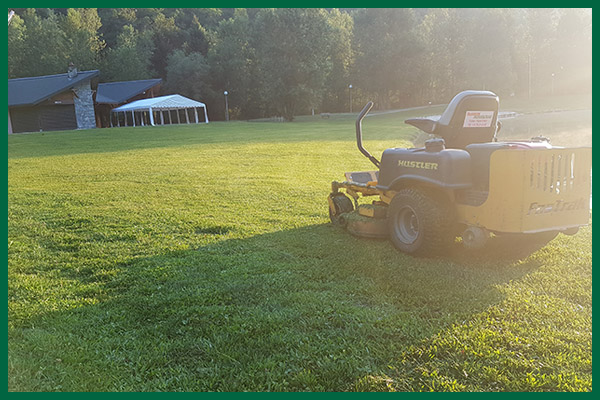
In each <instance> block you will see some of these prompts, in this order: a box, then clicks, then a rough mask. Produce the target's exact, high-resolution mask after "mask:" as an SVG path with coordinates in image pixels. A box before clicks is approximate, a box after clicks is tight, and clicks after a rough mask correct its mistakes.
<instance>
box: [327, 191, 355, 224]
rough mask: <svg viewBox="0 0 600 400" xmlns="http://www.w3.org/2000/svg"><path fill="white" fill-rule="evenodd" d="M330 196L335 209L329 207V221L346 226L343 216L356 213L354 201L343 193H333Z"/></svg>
mask: <svg viewBox="0 0 600 400" xmlns="http://www.w3.org/2000/svg"><path fill="white" fill-rule="evenodd" d="M329 196H330V198H331V200H332V202H333V208H332V207H331V205H329V219H330V220H331V222H332V223H333V224H334V225H342V226H343V225H346V221H345V220H344V218H343V216H342V214H345V213H349V212H352V211H354V204H353V203H352V200H350V198H349V197H348V196H346V195H345V194H343V193H336V194H333V193H332V194H330V195H329Z"/></svg>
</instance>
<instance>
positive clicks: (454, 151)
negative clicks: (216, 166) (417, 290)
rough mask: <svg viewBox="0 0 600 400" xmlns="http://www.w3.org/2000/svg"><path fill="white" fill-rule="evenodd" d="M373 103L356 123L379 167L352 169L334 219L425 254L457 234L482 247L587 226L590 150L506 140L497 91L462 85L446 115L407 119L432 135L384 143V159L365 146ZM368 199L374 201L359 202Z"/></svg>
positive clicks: (336, 191) (333, 203)
mask: <svg viewBox="0 0 600 400" xmlns="http://www.w3.org/2000/svg"><path fill="white" fill-rule="evenodd" d="M372 107H373V102H369V103H368V104H367V105H366V106H365V107H364V108H363V110H362V111H361V112H360V114H359V116H358V118H357V120H356V143H357V146H358V149H359V150H360V152H361V153H362V154H363V155H364V156H366V157H367V158H368V159H369V160H370V161H371V162H372V163H373V164H374V165H375V167H376V170H372V171H362V172H347V173H345V178H346V180H344V181H343V182H337V181H334V182H332V184H331V189H332V192H331V194H330V195H329V197H328V203H329V217H330V219H331V222H332V223H334V224H336V225H340V226H344V227H345V228H346V229H347V230H348V231H350V232H351V233H352V234H354V235H357V236H362V237H371V238H389V239H390V240H391V242H392V243H393V244H394V246H396V247H397V248H398V249H399V250H401V251H403V252H405V253H409V254H415V255H427V254H433V253H441V252H443V251H444V250H445V249H447V248H448V247H449V246H450V245H451V244H453V243H455V242H456V238H457V237H460V239H461V240H458V242H461V241H462V243H463V245H464V246H465V247H466V248H468V249H481V248H484V246H486V244H487V243H488V240H489V239H490V238H492V237H496V236H497V237H502V236H510V237H512V238H516V240H517V241H531V240H544V241H546V242H547V241H549V240H551V239H553V238H554V237H555V236H556V235H557V234H558V233H559V232H562V233H564V234H567V235H572V234H575V233H576V232H577V231H578V229H579V228H580V227H581V226H584V225H586V224H588V223H589V219H590V195H591V169H592V150H591V147H581V148H562V147H556V146H552V145H551V144H550V141H549V139H547V138H545V137H535V138H532V139H529V140H514V141H499V140H498V137H497V135H498V132H499V130H500V129H501V123H500V121H498V109H499V99H498V96H497V95H496V94H494V93H493V92H490V91H473V90H468V91H463V92H461V93H459V94H457V95H456V96H455V97H454V98H453V99H452V101H451V102H450V103H449V104H448V106H447V108H446V110H445V111H444V112H443V114H442V115H441V116H440V117H439V119H434V118H415V119H408V120H406V121H405V123H407V124H410V125H412V126H415V127H417V128H419V129H420V130H421V131H423V132H425V133H427V134H429V135H431V138H430V139H429V140H427V141H426V142H425V146H424V147H421V148H390V149H387V150H385V151H384V152H383V154H382V156H381V159H380V160H378V159H377V158H375V157H374V156H373V155H371V154H370V153H369V152H368V151H367V150H366V149H365V148H364V147H363V144H362V120H363V118H364V117H365V116H366V115H367V113H368V112H369V111H370V110H371V108H372ZM342 190H344V191H345V192H346V193H345V194H344V193H343V192H342ZM361 196H362V197H368V196H373V197H374V198H375V200H373V201H372V202H371V204H359V202H358V200H359V198H360V197H361Z"/></svg>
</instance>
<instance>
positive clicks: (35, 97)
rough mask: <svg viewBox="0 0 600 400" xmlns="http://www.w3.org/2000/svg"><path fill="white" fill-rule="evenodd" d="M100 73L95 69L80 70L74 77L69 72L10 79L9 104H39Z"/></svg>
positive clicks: (13, 105)
mask: <svg viewBox="0 0 600 400" xmlns="http://www.w3.org/2000/svg"><path fill="white" fill-rule="evenodd" d="M99 74H100V71H98V70H93V71H80V72H79V73H77V76H75V77H74V78H69V77H68V76H67V74H58V75H44V76H34V77H30V78H17V79H9V80H8V106H9V107H16V106H30V105H36V104H39V103H41V102H43V101H44V100H47V99H49V98H51V97H53V96H56V95H57V94H59V93H62V92H64V91H66V90H70V89H72V88H73V87H75V86H76V85H78V84H79V83H81V82H83V81H85V80H89V79H92V78H94V77H96V76H98V75H99Z"/></svg>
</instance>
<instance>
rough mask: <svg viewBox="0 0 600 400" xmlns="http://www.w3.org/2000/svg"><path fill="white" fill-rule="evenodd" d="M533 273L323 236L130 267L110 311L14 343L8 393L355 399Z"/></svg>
mask: <svg viewBox="0 0 600 400" xmlns="http://www.w3.org/2000/svg"><path fill="white" fill-rule="evenodd" d="M201 234H207V235H220V234H221V232H220V231H219V230H214V231H210V232H209V231H207V232H202V233H201ZM538 267H539V262H538V261H536V260H535V259H525V260H517V261H515V260H513V261H507V260H506V259H504V260H501V259H490V258H487V259H486V258H485V257H483V256H473V257H472V256H467V255H465V254H462V253H461V252H459V251H458V252H454V254H452V255H451V256H450V257H448V258H429V259H423V258H414V257H411V256H407V255H404V254H402V253H399V252H398V251H396V250H395V249H394V248H393V247H392V246H391V245H390V244H389V243H388V242H387V241H379V240H364V239H358V238H355V237H352V236H351V235H349V234H348V233H346V232H345V231H342V230H341V229H339V228H336V227H333V226H331V225H329V224H326V225H313V226H307V227H302V228H298V229H292V230H286V231H281V232H274V233H267V234H262V235H258V236H254V237H250V238H246V239H228V240H227V239H224V240H222V241H218V242H216V243H215V244H210V245H207V246H204V247H200V248H197V249H190V250H185V251H176V252H171V253H168V254H160V255H156V256H152V257H145V258H136V259H132V260H131V261H130V262H127V263H124V264H121V265H117V266H115V269H118V270H119V272H118V273H117V274H116V276H115V278H114V279H113V280H112V281H109V282H106V283H104V286H103V290H104V291H105V292H106V294H107V296H106V300H104V301H99V302H97V303H96V304H92V305H89V306H84V307H80V308H77V309H73V310H66V311H57V312H54V313H50V314H47V315H41V316H37V317H35V318H33V319H32V320H31V321H27V326H28V328H22V329H21V328H19V327H18V326H17V327H16V328H15V329H14V330H13V332H12V334H10V335H9V366H10V367H9V390H44V391H46V390H66V391H70V390H78V391H79V390H96V391H104V390H111V391H112V390H135V391H145V390H167V391H177V390H185V391H206V390H218V391H222V390H223V391H243V390H250V391H267V390H273V391H287V390H290V391H296V390H311V391H330V390H333V391H342V390H350V389H352V387H351V385H352V384H353V383H354V382H355V381H356V380H357V379H359V378H360V377H362V376H365V375H368V374H380V373H385V371H386V368H387V366H388V365H390V364H389V363H390V362H392V360H398V359H400V358H401V357H402V354H403V352H405V351H406V350H407V349H408V348H409V347H410V346H411V345H416V344H418V343H420V342H421V341H423V340H426V339H427V338H430V337H432V336H433V335H435V334H436V333H439V332H440V331H442V330H444V329H446V328H447V327H448V326H450V325H451V324H453V323H461V322H462V321H465V320H468V319H469V318H471V317H472V316H473V315H475V314H477V313H480V312H481V311H483V310H485V309H487V308H488V307H490V306H491V305H494V304H497V303H498V302H500V301H501V300H502V294H501V292H500V290H499V285H503V284H506V283H507V282H509V281H511V280H516V279H519V278H521V277H522V276H524V275H525V274H528V273H530V272H532V271H533V270H535V269H536V268H538ZM70 278H76V276H74V275H73V276H70ZM34 327H35V328H34ZM40 368H43V371H44V372H43V374H40V373H39V370H40Z"/></svg>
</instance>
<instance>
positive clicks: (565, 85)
mask: <svg viewBox="0 0 600 400" xmlns="http://www.w3.org/2000/svg"><path fill="white" fill-rule="evenodd" d="M14 11H15V16H14V18H13V19H12V21H11V23H10V25H9V27H8V78H9V79H10V78H17V77H27V76H39V75H49V74H56V73H62V72H66V69H67V66H68V64H69V63H70V62H73V63H74V64H75V65H76V66H77V67H78V68H79V69H80V70H90V69H98V70H100V81H101V82H111V81H122V80H138V79H149V78H157V77H160V78H162V79H163V90H162V92H163V93H164V94H167V93H179V94H182V95H184V96H187V97H190V98H193V99H197V100H200V101H203V102H205V103H207V105H208V110H209V113H210V116H211V119H223V118H224V116H225V109H224V107H225V105H224V104H225V100H224V92H225V91H227V92H228V104H229V114H230V116H231V117H232V118H236V119H251V118H260V117H270V116H283V117H285V118H286V119H287V120H292V119H293V117H294V116H295V115H301V114H307V113H310V112H347V111H349V110H350V109H351V108H353V109H354V111H357V110H358V109H359V108H360V106H361V104H363V103H364V102H366V101H367V100H374V101H375V103H376V106H377V107H379V108H381V109H388V108H401V107H409V106H415V105H422V104H427V103H430V102H431V103H434V104H436V103H445V102H448V101H449V100H450V99H451V98H452V96H453V95H454V94H456V93H458V92H459V91H461V90H465V89H484V90H492V91H494V92H496V93H497V94H499V95H500V96H523V97H525V96H527V97H538V96H546V95H553V94H574V93H588V92H591V90H592V12H591V9H537V8H536V9H487V8H484V9H442V8H432V9H407V8H394V9H381V8H373V9H370V8H366V9H324V8H305V9H302V8H277V9H239V8H238V9H230V8H195V9H193V8H105V9H102V8H99V9H95V8H68V9H64V8H36V9H33V8H30V9H14Z"/></svg>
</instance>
